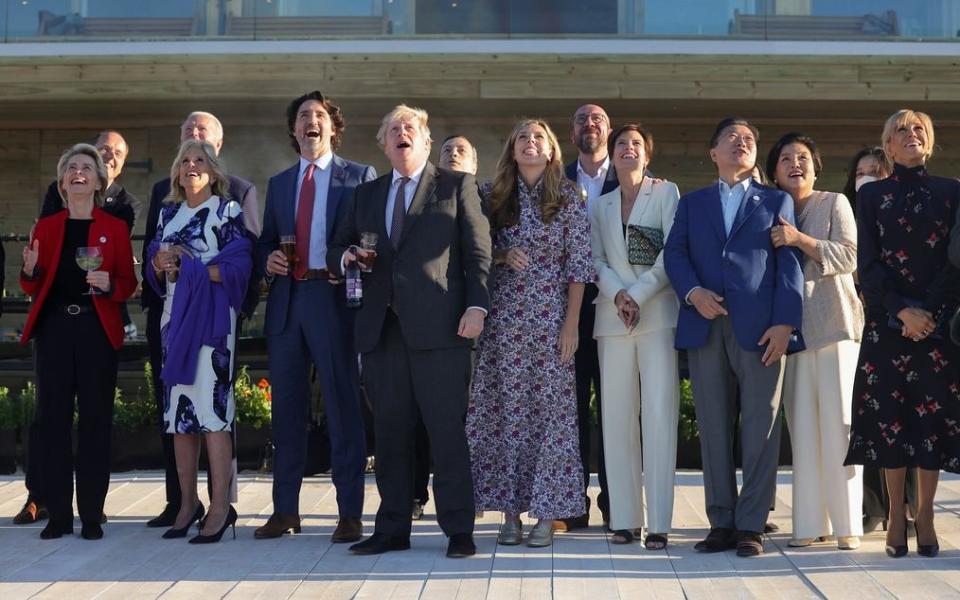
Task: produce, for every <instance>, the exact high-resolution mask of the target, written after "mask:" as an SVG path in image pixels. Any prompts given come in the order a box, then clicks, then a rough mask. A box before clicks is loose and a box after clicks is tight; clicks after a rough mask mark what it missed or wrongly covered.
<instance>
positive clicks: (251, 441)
mask: <svg viewBox="0 0 960 600" xmlns="http://www.w3.org/2000/svg"><path fill="white" fill-rule="evenodd" d="M236 440H237V469H239V470H241V471H243V470H255V471H262V470H264V467H265V464H266V462H267V460H268V458H270V457H271V456H272V455H273V448H272V446H271V444H270V428H269V427H264V428H262V429H255V428H253V427H248V426H245V425H237V435H236Z"/></svg>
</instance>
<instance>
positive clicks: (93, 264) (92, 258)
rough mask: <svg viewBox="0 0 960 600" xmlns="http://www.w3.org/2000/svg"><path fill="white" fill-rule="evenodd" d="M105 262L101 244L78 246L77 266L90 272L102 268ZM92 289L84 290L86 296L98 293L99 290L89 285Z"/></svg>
mask: <svg viewBox="0 0 960 600" xmlns="http://www.w3.org/2000/svg"><path fill="white" fill-rule="evenodd" d="M101 264H103V252H102V251H101V250H100V246H80V247H79V248H77V266H78V267H80V268H81V269H83V270H84V271H86V272H87V273H90V272H92V271H96V270H97V269H99V268H100V265H101ZM89 287H90V289H89V290H87V291H86V292H84V294H83V295H84V296H94V295H96V294H97V290H95V289H93V286H92V285H91V286H89Z"/></svg>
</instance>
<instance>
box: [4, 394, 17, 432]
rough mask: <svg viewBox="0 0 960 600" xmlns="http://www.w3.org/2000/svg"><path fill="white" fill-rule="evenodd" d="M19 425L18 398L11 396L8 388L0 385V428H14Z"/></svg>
mask: <svg viewBox="0 0 960 600" xmlns="http://www.w3.org/2000/svg"><path fill="white" fill-rule="evenodd" d="M19 425H20V402H19V399H17V398H13V397H12V396H11V395H10V390H9V389H7V388H5V387H0V429H16V428H17V427H18V426H19Z"/></svg>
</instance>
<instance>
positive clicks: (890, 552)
mask: <svg viewBox="0 0 960 600" xmlns="http://www.w3.org/2000/svg"><path fill="white" fill-rule="evenodd" d="M906 555H907V516H906V515H904V516H903V545H902V546H891V545H890V544H887V556H889V557H890V558H902V557H904V556H906Z"/></svg>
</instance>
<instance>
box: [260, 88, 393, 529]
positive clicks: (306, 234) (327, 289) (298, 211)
mask: <svg viewBox="0 0 960 600" xmlns="http://www.w3.org/2000/svg"><path fill="white" fill-rule="evenodd" d="M287 127H288V132H289V134H290V139H291V141H292V144H293V147H294V149H295V150H296V151H297V153H298V154H299V156H300V160H299V161H298V162H297V164H295V165H293V166H292V167H290V168H289V169H287V170H285V171H282V172H281V173H279V174H277V175H275V176H273V177H272V178H270V183H269V184H268V186H267V202H266V209H265V212H264V217H263V233H262V234H261V235H260V241H259V242H258V243H257V260H258V262H259V264H261V265H263V266H264V269H265V271H266V273H267V278H268V281H270V295H269V296H268V297H267V312H266V320H265V323H264V333H265V334H266V336H267V351H268V362H269V366H270V379H271V381H272V382H273V383H272V385H273V419H272V426H273V443H274V457H273V514H272V515H271V516H270V519H269V520H268V521H267V523H266V524H265V525H263V526H262V527H260V528H258V529H257V530H256V532H255V533H254V535H255V536H256V537H257V538H259V539H264V538H273V537H279V536H281V535H283V534H284V533H285V532H287V531H290V530H292V531H294V532H295V533H297V532H299V531H300V510H299V496H300V484H301V483H302V481H303V469H304V463H305V461H306V455H307V435H306V433H307V432H306V424H307V418H308V415H309V412H310V386H309V381H308V375H309V366H310V362H311V361H312V362H313V365H314V366H315V367H316V370H317V377H318V378H319V380H320V390H321V394H322V396H323V401H324V410H325V414H326V416H327V423H328V425H329V432H330V450H331V464H332V468H333V485H334V487H336V490H337V506H338V508H339V517H340V518H339V522H338V523H337V528H336V530H335V531H334V532H333V537H332V541H333V542H335V543H342V542H354V541H357V540H359V539H360V538H361V537H362V535H363V525H362V523H361V521H360V516H361V515H362V513H363V486H364V468H365V466H366V448H365V440H364V427H363V417H362V414H361V409H360V378H359V373H358V368H357V353H356V351H355V350H354V344H353V337H352V336H353V314H352V312H351V311H350V310H349V309H348V308H347V307H346V296H345V294H344V286H342V285H337V282H336V281H334V280H333V279H332V278H331V277H330V276H329V273H328V272H327V259H326V254H327V241H328V240H329V239H330V237H331V236H332V234H333V231H334V229H335V227H336V223H335V221H336V216H337V211H338V208H339V206H340V204H341V203H344V202H348V201H349V200H350V198H351V197H352V195H353V189H354V188H355V187H356V186H357V185H359V184H360V183H363V182H365V181H370V180H372V179H374V178H375V177H376V176H377V174H376V171H375V170H374V169H373V167H370V166H367V165H361V164H357V163H354V162H350V161H347V160H344V159H342V158H340V157H339V156H337V155H336V154H334V151H335V150H336V149H337V146H338V145H339V143H340V139H341V136H342V135H343V129H344V120H343V115H342V113H341V111H340V107H339V106H338V105H337V104H336V103H334V102H333V101H332V100H330V99H329V98H325V97H324V96H323V94H321V93H320V92H319V91H313V92H310V93H308V94H304V95H303V96H300V97H299V98H297V99H295V100H294V101H293V102H291V103H290V105H289V106H288V107H287ZM288 235H295V236H296V256H297V260H296V262H295V263H294V264H289V263H288V262H287V258H286V256H285V255H284V253H283V252H281V251H280V249H279V247H280V236H288Z"/></svg>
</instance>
